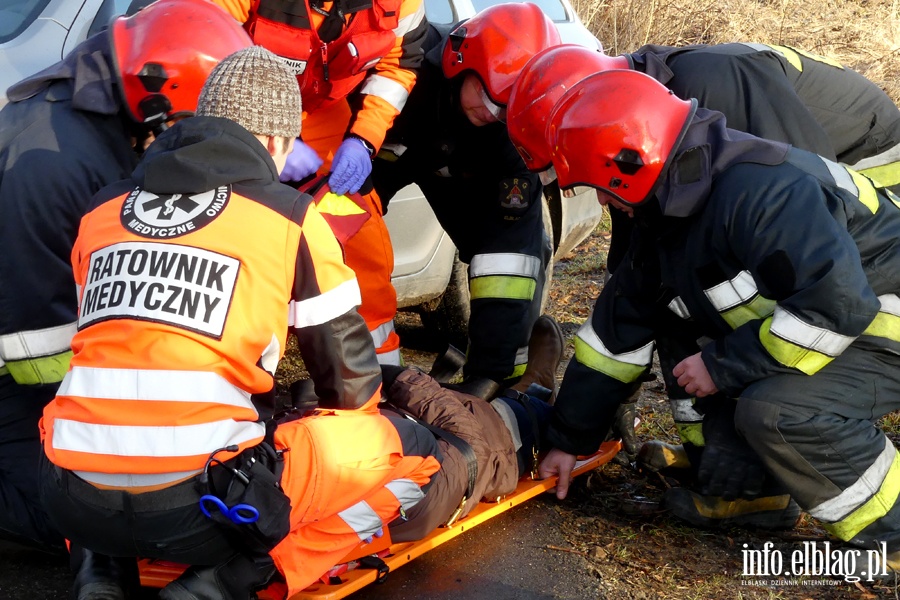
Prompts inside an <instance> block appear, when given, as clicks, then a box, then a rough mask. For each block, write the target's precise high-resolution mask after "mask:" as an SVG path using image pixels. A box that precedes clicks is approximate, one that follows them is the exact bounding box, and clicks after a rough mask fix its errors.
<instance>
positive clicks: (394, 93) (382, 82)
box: [359, 73, 409, 112]
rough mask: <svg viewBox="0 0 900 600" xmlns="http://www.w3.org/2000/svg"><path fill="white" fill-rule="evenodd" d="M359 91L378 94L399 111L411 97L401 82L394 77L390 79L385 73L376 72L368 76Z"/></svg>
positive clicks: (372, 94) (373, 94) (370, 94)
mask: <svg viewBox="0 0 900 600" xmlns="http://www.w3.org/2000/svg"><path fill="white" fill-rule="evenodd" d="M359 93H360V94H368V95H369V96H378V97H379V98H381V99H382V100H384V101H385V102H387V103H388V104H390V105H391V106H393V107H394V108H395V109H396V110H397V112H400V111H402V110H403V107H404V106H405V105H406V101H407V100H408V99H409V92H408V91H407V90H406V88H405V87H403V86H402V85H401V84H400V83H397V82H396V81H394V80H393V79H388V78H387V77H384V76H383V75H376V74H374V73H373V74H372V75H369V76H368V77H366V80H365V82H364V83H363V86H362V88H360V90H359Z"/></svg>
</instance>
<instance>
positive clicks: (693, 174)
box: [656, 108, 790, 217]
mask: <svg viewBox="0 0 900 600" xmlns="http://www.w3.org/2000/svg"><path fill="white" fill-rule="evenodd" d="M789 149H790V145H788V144H784V143H781V142H773V141H770V140H764V139H761V138H758V137H755V136H752V135H750V134H748V133H744V132H742V131H736V130H734V129H728V128H727V127H726V123H725V116H724V115H723V114H722V113H720V112H716V111H712V110H706V109H703V108H698V109H697V112H696V113H695V114H694V117H693V119H692V121H691V124H690V125H688V129H687V131H686V132H685V135H684V138H682V141H681V144H680V145H679V147H678V150H677V151H676V154H675V157H674V158H673V159H672V163H671V165H670V166H669V167H668V170H667V171H666V173H664V174H663V178H664V179H663V181H662V184H661V185H660V187H659V189H658V191H657V192H656V196H657V198H658V200H659V205H660V208H661V210H662V214H663V215H664V216H666V217H687V216H690V215H693V214H696V213H698V212H700V210H702V208H703V206H704V205H705V204H706V200H707V198H708V197H709V194H710V190H711V189H712V182H713V181H714V180H715V178H716V177H717V176H718V175H719V174H720V173H722V172H723V171H724V170H725V169H727V168H728V167H730V166H731V165H734V164H737V163H758V164H763V165H777V164H781V163H782V162H784V160H785V156H786V155H787V152H788V150H789Z"/></svg>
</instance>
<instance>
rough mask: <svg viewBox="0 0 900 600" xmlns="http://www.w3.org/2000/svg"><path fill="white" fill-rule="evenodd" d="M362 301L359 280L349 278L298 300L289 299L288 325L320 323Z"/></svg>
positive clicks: (302, 325) (298, 325)
mask: <svg viewBox="0 0 900 600" xmlns="http://www.w3.org/2000/svg"><path fill="white" fill-rule="evenodd" d="M361 303H362V296H361V295H360V291H359V282H357V281H356V279H355V278H354V279H349V280H347V281H345V282H343V283H341V284H340V285H338V286H337V287H335V288H332V289H331V290H328V291H327V292H323V293H322V294H320V295H318V296H315V297H314V298H310V299H308V300H303V301H300V302H297V301H291V303H290V314H289V316H288V325H290V326H292V327H296V328H298V329H299V328H301V327H311V326H313V325H321V324H322V323H327V322H328V321H330V320H332V319H335V318H337V317H339V316H341V315H343V314H345V313H347V312H348V311H350V310H351V309H353V308H355V307H357V306H359V305H360V304H361Z"/></svg>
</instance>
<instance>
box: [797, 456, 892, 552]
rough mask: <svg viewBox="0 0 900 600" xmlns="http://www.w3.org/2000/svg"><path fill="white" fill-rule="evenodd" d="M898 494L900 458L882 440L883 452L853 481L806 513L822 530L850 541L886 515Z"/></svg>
mask: <svg viewBox="0 0 900 600" xmlns="http://www.w3.org/2000/svg"><path fill="white" fill-rule="evenodd" d="M898 495H900V455H898V454H897V450H896V449H895V448H894V445H893V444H892V443H891V441H890V440H889V439H887V438H885V444H884V450H883V451H882V452H881V454H879V455H878V458H876V459H875V462H874V463H872V465H871V466H870V467H869V468H868V469H866V472H865V473H863V474H862V476H861V477H860V478H859V479H858V480H856V482H855V483H854V484H853V485H851V486H850V487H848V488H847V489H845V490H844V491H842V492H841V493H840V494H838V495H837V496H836V497H834V498H832V499H831V500H826V501H825V502H823V503H822V504H820V505H818V506H816V507H814V508H813V509H811V510H810V511H809V514H810V515H812V516H813V517H815V518H817V519H819V520H821V521H823V522H825V523H826V525H825V528H826V529H827V530H828V531H830V532H832V533H833V534H834V535H835V536H837V537H838V538H840V539H842V540H844V541H849V540H851V539H853V538H854V537H855V536H856V535H857V534H858V533H859V532H860V531H862V530H863V529H865V528H866V527H868V526H869V525H871V524H872V523H874V522H875V521H877V520H878V519H880V518H881V517H883V516H885V515H886V514H888V512H890V510H891V509H892V508H893V507H894V505H895V504H896V503H897V497H898Z"/></svg>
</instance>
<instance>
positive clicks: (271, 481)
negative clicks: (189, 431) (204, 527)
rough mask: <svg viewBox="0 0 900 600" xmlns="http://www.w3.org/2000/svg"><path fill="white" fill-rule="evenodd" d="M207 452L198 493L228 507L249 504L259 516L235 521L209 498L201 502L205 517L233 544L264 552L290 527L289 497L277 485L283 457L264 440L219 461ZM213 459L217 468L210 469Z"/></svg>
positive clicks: (279, 484)
mask: <svg viewBox="0 0 900 600" xmlns="http://www.w3.org/2000/svg"><path fill="white" fill-rule="evenodd" d="M227 450H229V448H223V449H222V450H217V451H216V452H213V453H212V454H211V455H210V458H209V460H207V463H206V468H204V470H203V473H202V474H201V475H200V476H199V477H198V478H197V488H198V491H199V492H200V494H202V495H207V494H208V495H211V496H214V497H216V498H218V499H219V500H221V501H222V502H224V504H225V506H226V507H227V508H228V509H231V508H232V507H234V506H237V505H239V504H247V505H249V506H252V507H253V508H255V509H256V510H257V511H258V512H259V519H257V520H256V521H254V522H252V523H235V522H234V521H233V520H232V519H230V518H229V516H228V515H227V514H225V513H223V512H222V511H221V510H217V509H216V507H215V506H214V504H213V503H212V502H207V503H205V504H204V506H205V507H206V508H207V510H208V511H209V517H210V518H211V519H212V520H213V521H214V522H216V523H217V524H219V525H220V526H221V527H222V528H224V529H225V530H226V532H227V534H228V535H229V537H231V538H233V539H234V541H235V544H236V545H239V546H241V547H244V548H246V549H247V550H249V551H250V552H254V553H268V552H269V551H270V550H271V549H272V548H274V547H275V546H276V545H278V543H279V542H280V541H281V540H283V539H284V538H285V536H287V534H288V532H289V531H290V528H291V523H290V517H291V501H290V499H289V498H288V497H287V496H286V495H285V494H284V492H283V491H282V489H281V483H280V480H281V472H282V470H283V468H284V459H283V457H282V456H281V453H278V452H276V451H275V449H274V448H272V446H271V445H269V444H268V443H266V442H263V443H261V444H259V445H258V446H254V447H253V448H248V449H247V450H245V451H244V452H242V453H241V454H240V455H238V456H237V457H235V458H233V459H231V460H229V461H226V462H224V463H223V462H220V461H219V460H218V459H216V458H215V455H216V454H218V453H219V452H222V451H227ZM213 462H216V463H218V464H219V465H220V467H221V468H215V469H210V468H209V465H210V464H211V463H213Z"/></svg>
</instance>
